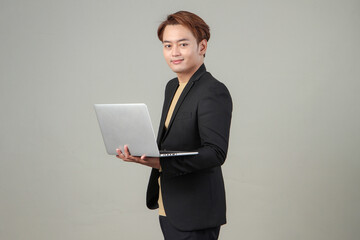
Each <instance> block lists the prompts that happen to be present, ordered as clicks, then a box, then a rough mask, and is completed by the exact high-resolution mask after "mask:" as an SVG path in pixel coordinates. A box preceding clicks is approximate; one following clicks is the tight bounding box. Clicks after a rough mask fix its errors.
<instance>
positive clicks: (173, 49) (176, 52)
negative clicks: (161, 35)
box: [171, 45, 180, 57]
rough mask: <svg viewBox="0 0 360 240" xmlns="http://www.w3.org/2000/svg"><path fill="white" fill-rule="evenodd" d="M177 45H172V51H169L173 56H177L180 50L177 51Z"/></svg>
mask: <svg viewBox="0 0 360 240" xmlns="http://www.w3.org/2000/svg"><path fill="white" fill-rule="evenodd" d="M179 50H180V49H179V47H178V46H177V45H174V46H173V48H172V52H171V55H172V56H173V57H176V56H179V55H180V51H179Z"/></svg>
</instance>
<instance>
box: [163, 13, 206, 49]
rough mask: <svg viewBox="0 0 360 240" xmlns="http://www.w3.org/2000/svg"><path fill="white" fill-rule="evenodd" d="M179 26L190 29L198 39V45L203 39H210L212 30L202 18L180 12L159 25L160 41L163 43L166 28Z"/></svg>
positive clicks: (171, 15)
mask: <svg viewBox="0 0 360 240" xmlns="http://www.w3.org/2000/svg"><path fill="white" fill-rule="evenodd" d="M177 24H179V25H183V26H184V27H186V28H188V29H189V30H190V31H191V32H192V34H193V35H194V37H195V38H196V40H197V43H200V42H201V41H202V40H203V39H206V41H209V39H210V28H209V26H208V25H207V24H206V23H205V21H204V20H202V18H200V17H199V16H198V15H196V14H194V13H191V12H187V11H179V12H176V13H173V14H170V15H168V16H167V18H166V20H165V21H163V22H162V23H161V24H160V25H159V28H158V31H157V34H158V38H159V39H160V41H163V34H164V29H165V27H166V26H167V25H177Z"/></svg>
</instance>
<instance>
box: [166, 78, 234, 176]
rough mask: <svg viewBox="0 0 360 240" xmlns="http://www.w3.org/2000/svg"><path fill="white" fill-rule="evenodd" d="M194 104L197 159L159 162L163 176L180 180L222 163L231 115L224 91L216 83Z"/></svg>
mask: <svg viewBox="0 0 360 240" xmlns="http://www.w3.org/2000/svg"><path fill="white" fill-rule="evenodd" d="M202 93H203V94H202V96H201V97H200V100H199V102H198V112H197V118H198V129H199V135H200V139H201V147H200V148H199V149H197V151H198V152H199V154H198V155H194V156H183V157H171V158H170V159H169V158H160V164H161V167H162V172H163V173H162V174H163V176H180V175H184V174H188V173H192V172H195V171H201V170H203V169H207V168H212V167H216V166H221V165H222V164H223V163H224V162H225V159H226V155H227V149H228V143H229V132H230V123H231V114H232V100H231V96H230V93H229V91H228V89H227V88H226V87H225V85H224V84H222V83H221V82H216V83H215V84H212V85H211V86H208V87H207V89H204V90H203V91H202Z"/></svg>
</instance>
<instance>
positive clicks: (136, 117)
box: [94, 103, 198, 157]
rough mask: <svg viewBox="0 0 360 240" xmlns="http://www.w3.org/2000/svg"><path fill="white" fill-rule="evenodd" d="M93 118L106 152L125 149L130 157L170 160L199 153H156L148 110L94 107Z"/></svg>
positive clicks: (136, 106) (123, 106)
mask: <svg viewBox="0 0 360 240" xmlns="http://www.w3.org/2000/svg"><path fill="white" fill-rule="evenodd" d="M94 107H95V112H96V116H97V119H98V122H99V125H100V129H101V134H102V136H103V140H104V143H105V147H106V151H107V153H108V154H110V155H117V152H116V149H117V148H120V149H121V151H123V150H124V149H123V147H124V145H128V147H129V150H130V154H131V155H133V156H142V155H143V154H145V155H146V156H148V157H170V156H184V155H196V154H198V152H184V151H159V149H158V146H157V144H156V140H155V134H154V129H153V127H152V123H151V119H150V115H149V111H148V108H147V106H146V105H145V104H143V103H137V104H94Z"/></svg>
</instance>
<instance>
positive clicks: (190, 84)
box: [160, 64, 206, 141]
mask: <svg viewBox="0 0 360 240" xmlns="http://www.w3.org/2000/svg"><path fill="white" fill-rule="evenodd" d="M205 73H206V68H205V65H204V64H203V65H201V67H200V68H199V69H198V70H197V71H196V72H195V73H194V75H193V76H192V77H191V78H190V80H189V82H188V83H187V84H186V86H185V88H184V90H183V92H182V93H181V95H180V97H179V100H178V101H177V103H176V105H175V109H174V111H173V114H172V116H171V119H170V123H169V126H168V128H167V130H166V131H165V133H163V131H164V129H165V127H163V128H162V130H161V135H160V136H162V137H161V141H164V139H165V138H166V136H167V135H168V133H169V130H170V129H171V126H172V123H173V122H174V119H175V117H176V114H177V112H178V111H179V109H180V107H181V104H182V103H183V101H184V99H185V97H186V95H187V94H188V93H189V92H190V89H191V88H192V87H193V85H194V83H195V81H197V80H199V79H200V77H201V76H202V75H203V74H205ZM178 86H179V85H178V84H177V85H176V87H174V88H173V89H172V91H171V98H169V101H168V102H167V106H166V109H165V112H163V114H162V118H163V119H162V120H161V126H164V125H165V120H166V116H167V113H168V111H169V108H170V105H171V102H172V99H173V97H174V95H175V92H176V89H177V87H178Z"/></svg>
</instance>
